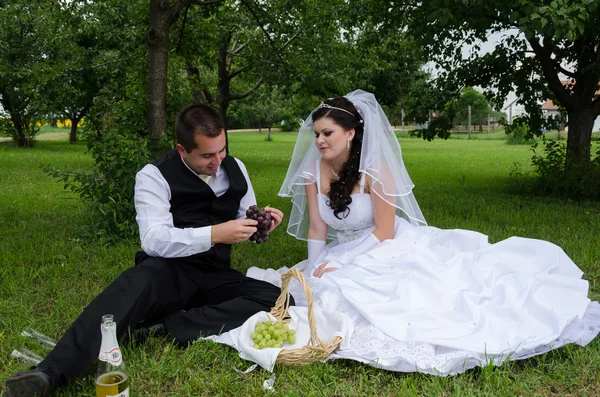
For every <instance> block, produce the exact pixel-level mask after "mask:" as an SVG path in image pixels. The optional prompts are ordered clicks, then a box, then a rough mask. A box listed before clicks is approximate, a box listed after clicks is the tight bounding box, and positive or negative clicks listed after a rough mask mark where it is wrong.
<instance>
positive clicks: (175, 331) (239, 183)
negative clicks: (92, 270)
mask: <svg viewBox="0 0 600 397" xmlns="http://www.w3.org/2000/svg"><path fill="white" fill-rule="evenodd" d="M176 135H177V146H176V149H174V150H171V151H170V152H168V153H167V154H165V155H164V156H163V157H161V158H159V159H158V160H156V161H154V162H153V163H151V164H148V165H146V166H145V167H144V168H143V169H142V170H141V171H140V172H138V174H137V176H136V185H135V208H136V214H137V215H136V220H137V223H138V226H139V229H140V238H141V246H142V250H143V251H140V252H138V253H137V254H136V257H135V266H134V267H132V268H129V269H127V270H125V271H124V272H123V273H122V274H121V275H120V276H119V277H118V278H117V279H116V280H115V281H114V282H113V283H112V284H111V285H109V286H108V288H106V289H105V290H104V291H103V292H102V293H101V294H100V295H98V296H97V297H96V299H94V300H93V301H92V302H91V303H90V304H89V305H88V306H87V307H86V308H85V310H84V311H83V313H81V315H80V316H79V318H77V319H76V320H75V322H74V323H73V324H72V325H71V327H70V328H69V329H68V330H67V332H66V333H65V334H64V336H63V337H62V338H61V339H60V341H59V342H58V344H57V345H56V347H55V348H54V350H53V351H52V352H50V354H49V355H48V357H46V359H44V361H42V362H41V363H40V364H39V366H38V367H37V368H35V369H33V370H31V371H28V372H24V373H17V374H16V375H14V376H13V377H11V378H10V379H8V380H7V381H6V390H7V396H9V397H30V396H38V397H45V396H48V395H50V394H51V393H52V392H53V391H54V390H55V389H56V388H57V387H59V386H61V385H63V384H66V383H67V382H68V381H70V380H71V379H73V378H75V377H78V376H80V375H82V374H83V372H85V371H86V369H87V368H88V367H89V365H90V364H91V363H92V362H93V361H94V359H95V358H96V357H97V355H98V352H99V350H100V341H101V334H100V323H101V318H102V315H104V314H113V315H114V318H115V321H116V322H117V325H118V327H117V334H118V335H119V336H120V335H123V334H125V333H126V332H127V330H128V328H129V327H134V326H136V324H137V325H138V326H137V328H136V330H135V331H134V332H133V334H134V336H135V335H140V336H145V335H147V334H148V333H150V332H154V333H157V332H158V333H167V334H168V335H169V336H170V337H172V338H173V339H174V340H175V341H176V342H177V343H178V344H180V345H186V344H187V343H188V342H189V341H192V340H194V339H196V338H198V337H199V336H207V335H214V334H219V333H221V332H225V331H229V330H231V329H233V328H236V327H238V326H240V325H241V324H242V323H243V322H244V321H245V320H246V319H247V318H248V317H250V316H252V315H253V314H254V313H256V312H259V311H262V310H265V311H268V310H270V308H271V307H272V306H274V305H275V301H276V300H277V298H278V296H279V294H280V290H279V288H277V287H275V286H273V285H271V284H269V283H266V282H263V281H258V280H254V279H251V278H248V277H246V276H245V275H243V274H242V273H240V272H238V271H236V270H233V269H232V268H231V267H230V262H231V245H232V244H234V243H239V242H243V241H245V240H247V239H248V237H250V236H251V235H252V234H253V233H254V232H255V231H256V224H257V222H256V221H255V220H250V219H244V218H245V216H246V209H247V208H248V207H249V206H251V205H253V204H256V198H255V196H254V190H253V189H252V184H251V183H250V178H249V177H248V172H247V171H246V168H245V166H244V164H243V163H242V162H241V161H240V160H238V159H236V158H233V157H231V156H228V155H226V145H225V142H226V141H225V133H224V130H223V123H222V121H221V119H220V117H219V115H218V114H217V112H216V111H215V110H214V109H212V108H211V107H209V106H207V105H192V106H190V107H188V108H186V109H185V110H183V111H182V112H181V113H180V114H179V116H178V118H177V123H176ZM266 210H267V211H269V212H270V213H271V217H272V224H271V227H270V230H273V229H274V228H275V227H277V226H278V225H279V224H280V223H281V220H282V218H283V213H282V212H281V211H279V210H278V209H276V208H267V209H266ZM142 320H144V321H143V322H142ZM140 322H141V323H140Z"/></svg>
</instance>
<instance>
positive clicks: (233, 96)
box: [229, 77, 263, 101]
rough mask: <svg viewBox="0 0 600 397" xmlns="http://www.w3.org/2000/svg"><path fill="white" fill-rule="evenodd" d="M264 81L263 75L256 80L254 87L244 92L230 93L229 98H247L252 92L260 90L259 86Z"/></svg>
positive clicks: (232, 99) (234, 99)
mask: <svg viewBox="0 0 600 397" xmlns="http://www.w3.org/2000/svg"><path fill="white" fill-rule="evenodd" d="M262 82H263V79H262V77H261V78H260V79H258V81H257V82H256V84H254V87H252V88H250V89H249V90H248V91H246V92H244V93H242V94H231V95H229V100H230V101H236V100H238V99H244V98H246V97H247V96H248V95H250V94H252V93H253V92H254V91H256V90H258V87H260V86H261V84H262Z"/></svg>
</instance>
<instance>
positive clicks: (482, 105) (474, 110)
mask: <svg viewBox="0 0 600 397" xmlns="http://www.w3.org/2000/svg"><path fill="white" fill-rule="evenodd" d="M454 106H456V115H457V118H458V119H459V120H462V121H463V122H464V123H465V125H467V124H468V122H469V121H468V120H469V106H470V107H471V124H473V121H474V120H478V121H479V132H483V119H484V118H486V119H487V117H488V116H489V114H490V112H491V109H490V106H489V104H488V101H487V99H486V97H485V96H484V95H483V94H482V93H480V92H478V91H477V90H475V89H474V88H473V87H465V88H463V89H462V90H461V93H460V97H459V98H458V100H457V101H456V103H455V105H454ZM467 128H468V126H467Z"/></svg>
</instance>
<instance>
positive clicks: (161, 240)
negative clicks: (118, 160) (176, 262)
mask: <svg viewBox="0 0 600 397" xmlns="http://www.w3.org/2000/svg"><path fill="white" fill-rule="evenodd" d="M246 175H247V174H246ZM252 195H254V192H252ZM170 199H171V189H170V188H169V184H168V183H167V181H166V180H165V179H164V177H163V176H162V174H161V173H160V171H159V170H158V168H156V167H155V166H154V165H152V164H148V165H146V166H145V167H144V168H142V170H140V171H139V172H138V173H137V175H136V178H135V199H134V203H135V211H136V214H137V215H136V221H137V223H138V226H139V229H140V241H141V245H142V249H143V250H144V252H146V253H147V254H148V255H150V256H159V257H163V258H178V257H185V256H190V255H194V254H198V253H200V252H205V251H208V250H209V249H210V247H211V226H205V227H198V228H183V229H182V228H177V227H175V226H174V224H173V216H172V214H171V212H170V208H171V205H170V203H169V200H170Z"/></svg>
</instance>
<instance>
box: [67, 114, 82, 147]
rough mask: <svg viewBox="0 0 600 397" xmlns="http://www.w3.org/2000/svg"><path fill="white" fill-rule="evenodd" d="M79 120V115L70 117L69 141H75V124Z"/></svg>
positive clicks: (71, 142)
mask: <svg viewBox="0 0 600 397" xmlns="http://www.w3.org/2000/svg"><path fill="white" fill-rule="evenodd" d="M80 121H81V117H79V118H78V117H71V133H70V134H69V143H70V144H74V143H77V125H78V124H79V122H80Z"/></svg>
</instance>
